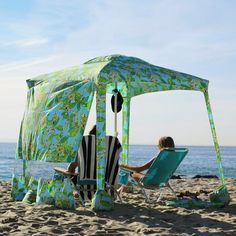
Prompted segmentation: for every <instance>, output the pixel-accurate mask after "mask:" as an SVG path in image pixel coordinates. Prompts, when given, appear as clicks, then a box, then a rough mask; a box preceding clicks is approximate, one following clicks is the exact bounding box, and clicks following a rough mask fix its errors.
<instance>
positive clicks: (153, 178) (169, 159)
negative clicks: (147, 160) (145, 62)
mask: <svg viewBox="0 0 236 236" xmlns="http://www.w3.org/2000/svg"><path fill="white" fill-rule="evenodd" d="M187 153H188V149H186V148H166V149H163V150H162V151H161V152H160V153H159V155H158V156H157V158H156V159H155V160H154V162H153V163H152V165H151V166H150V167H149V169H148V170H147V172H146V174H145V176H144V177H143V178H142V180H141V182H142V183H143V184H144V185H158V186H165V185H166V184H167V183H168V181H169V179H170V178H171V176H172V175H173V174H174V172H175V171H176V169H177V168H178V166H179V165H180V163H181V162H182V160H183V159H184V157H185V156H186V154H187Z"/></svg>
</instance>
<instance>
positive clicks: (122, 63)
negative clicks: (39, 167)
mask: <svg viewBox="0 0 236 236" xmlns="http://www.w3.org/2000/svg"><path fill="white" fill-rule="evenodd" d="M27 84H28V97H27V106H26V110H25V114H24V117H23V121H22V124H21V129H20V136H19V141H18V150H17V157H18V158H21V159H24V160H44V161H50V162H71V161H74V160H75V158H76V156H77V151H78V147H79V145H80V142H81V139H82V136H83V134H84V129H85V125H86V122H87V118H88V115H89V111H90V107H91V104H92V101H93V97H94V92H96V109H97V176H98V189H103V187H104V163H105V158H104V153H105V125H106V120H105V117H106V116H105V114H106V111H105V107H106V93H107V92H109V93H111V92H112V90H113V89H114V88H115V87H116V86H117V88H118V90H119V91H120V92H121V94H122V96H123V98H124V104H123V134H122V146H123V158H122V161H123V162H124V163H127V161H128V144H129V110H130V99H131V98H132V97H133V96H137V95H140V94H144V93H149V92H157V91H166V90H195V91H201V92H203V93H204V95H205V100H206V105H207V109H208V114H209V120H210V124H211V130H212V134H213V140H214V144H215V147H216V152H217V160H218V163H219V169H220V173H221V175H222V179H223V168H222V166H221V159H220V151H219V145H218V142H217V138H216V134H215V128H214V123H213V118H212V113H211V107H210V103H209V98H208V92H207V91H208V81H207V80H204V79H201V78H198V77H195V76H192V75H188V74H185V73H180V72H177V71H173V70H169V69H165V68H162V67H158V66H154V65H151V64H149V63H147V62H145V61H143V60H141V59H138V58H135V57H127V56H122V55H111V56H104V57H97V58H94V59H92V60H90V61H88V62H86V63H84V64H82V65H81V66H75V67H71V68H69V69H66V70H62V71H57V72H54V73H50V74H46V75H41V76H38V77H36V78H33V79H30V80H27ZM222 181H223V180H222Z"/></svg>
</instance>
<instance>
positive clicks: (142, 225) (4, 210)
mask: <svg viewBox="0 0 236 236" xmlns="http://www.w3.org/2000/svg"><path fill="white" fill-rule="evenodd" d="M171 184H172V185H173V186H174V188H175V190H177V191H186V190H187V191H190V192H198V191H199V190H206V191H211V190H213V189H214V188H215V187H216V186H217V185H218V180H217V179H204V178H199V179H173V180H171ZM227 186H228V190H229V192H230V194H231V198H232V201H231V203H230V205H229V206H227V207H225V208H221V209H186V208H181V207H177V208H174V207H168V206H165V205H163V204H157V203H152V204H147V203H145V202H144V198H143V196H142V195H141V194H140V192H137V193H135V194H130V193H124V194H123V196H122V197H123V200H124V203H123V204H119V203H116V206H115V210H114V211H112V212H99V213H94V212H92V211H91V210H89V208H83V207H78V208H77V209H76V210H75V211H69V210H60V209H55V208H54V207H53V206H49V205H40V206H39V205H27V204H24V203H21V202H13V201H12V200H11V198H10V184H9V183H7V182H0V235H68V236H69V235H236V179H227ZM170 196H171V195H170V194H169V193H168V190H167V191H165V195H164V198H169V197H170ZM156 197H157V192H153V191H152V192H151V198H152V199H154V198H156ZM201 197H203V198H204V197H205V196H204V194H202V196H201Z"/></svg>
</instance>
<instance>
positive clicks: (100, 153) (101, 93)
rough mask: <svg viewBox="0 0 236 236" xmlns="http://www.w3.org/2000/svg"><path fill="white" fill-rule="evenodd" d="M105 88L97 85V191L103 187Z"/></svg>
mask: <svg viewBox="0 0 236 236" xmlns="http://www.w3.org/2000/svg"><path fill="white" fill-rule="evenodd" d="M105 88H106V86H105V85H99V86H98V89H97V93H96V113H97V118H96V148H97V190H104V187H105V155H106V148H105V135H106V134H105V132H106V89H105Z"/></svg>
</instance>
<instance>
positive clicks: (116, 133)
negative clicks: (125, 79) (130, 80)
mask: <svg viewBox="0 0 236 236" xmlns="http://www.w3.org/2000/svg"><path fill="white" fill-rule="evenodd" d="M115 91H116V92H115V93H114V95H115V119H114V129H115V134H114V136H115V137H117V136H118V132H117V82H115Z"/></svg>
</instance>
